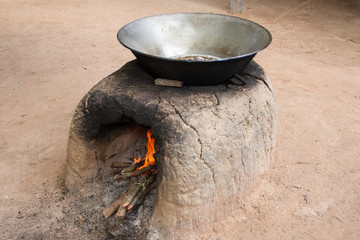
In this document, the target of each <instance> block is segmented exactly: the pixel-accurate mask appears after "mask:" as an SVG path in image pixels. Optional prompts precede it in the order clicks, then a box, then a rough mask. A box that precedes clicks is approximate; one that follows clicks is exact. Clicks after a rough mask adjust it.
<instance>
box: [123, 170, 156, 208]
mask: <svg viewBox="0 0 360 240" xmlns="http://www.w3.org/2000/svg"><path fill="white" fill-rule="evenodd" d="M154 180H155V176H154V175H151V176H150V177H149V178H148V179H147V181H146V184H145V186H144V187H142V188H141V189H140V191H139V192H138V193H137V194H136V196H135V197H134V198H133V199H132V200H131V202H130V203H129V205H127V210H130V209H132V208H133V207H134V206H135V204H136V202H137V201H138V200H139V199H140V197H141V195H142V193H143V192H144V191H145V190H146V189H147V188H148V187H149V186H150V184H152V183H153V182H154ZM124 205H125V204H124ZM124 205H123V206H124Z"/></svg>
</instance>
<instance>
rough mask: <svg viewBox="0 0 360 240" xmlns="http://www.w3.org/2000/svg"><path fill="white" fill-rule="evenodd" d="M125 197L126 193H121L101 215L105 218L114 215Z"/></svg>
mask: <svg viewBox="0 0 360 240" xmlns="http://www.w3.org/2000/svg"><path fill="white" fill-rule="evenodd" d="M125 197H126V192H122V193H121V195H120V198H118V199H117V200H116V201H115V202H113V203H112V204H111V205H110V206H109V207H108V208H106V209H105V210H104V211H103V212H102V213H103V215H104V217H105V218H108V217H110V216H111V215H113V213H115V212H116V211H117V210H118V209H119V207H120V206H121V205H122V204H123V202H124V200H125Z"/></svg>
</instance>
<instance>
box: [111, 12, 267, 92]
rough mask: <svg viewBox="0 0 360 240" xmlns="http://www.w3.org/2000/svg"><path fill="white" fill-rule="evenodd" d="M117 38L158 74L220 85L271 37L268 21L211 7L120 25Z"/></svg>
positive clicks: (264, 46) (244, 64) (149, 70)
mask: <svg viewBox="0 0 360 240" xmlns="http://www.w3.org/2000/svg"><path fill="white" fill-rule="evenodd" d="M117 37H118V40H119V42H120V43H121V44H123V45H124V46H125V47H126V48H129V49H130V50H131V51H132V52H133V54H134V55H135V56H136V58H137V59H138V60H139V61H140V63H141V64H142V65H143V66H144V67H145V68H146V70H147V71H148V72H150V73H151V74H152V75H153V76H154V77H162V78H168V79H175V80H181V81H184V83H185V84H186V85H216V84H219V83H222V82H224V81H226V80H227V79H229V78H230V77H231V76H232V75H234V74H235V73H239V72H241V71H242V70H243V69H244V68H245V67H246V65H247V64H248V63H249V62H250V60H251V59H252V58H253V57H254V56H255V54H256V53H258V52H259V51H261V50H263V49H264V48H266V47H267V46H268V45H269V44H270V42H271V34H270V32H269V31H268V30H267V29H265V28H264V27H262V26H260V25H259V24H257V23H254V22H251V21H249V20H246V19H242V18H237V17H232V16H227V15H219V14H210V13H173V14H164V15H156V16H151V17H146V18H142V19H139V20H136V21H134V22H131V23H129V24H127V25H125V26H124V27H122V28H121V29H120V30H119V32H118V35H117Z"/></svg>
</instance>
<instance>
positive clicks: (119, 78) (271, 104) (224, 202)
mask: <svg viewBox="0 0 360 240" xmlns="http://www.w3.org/2000/svg"><path fill="white" fill-rule="evenodd" d="M114 124H117V126H118V127H117V128H116V130H113V131H111V133H109V135H108V137H106V136H105V135H104V132H106V131H107V130H106V131H105V130H104V129H109V128H107V127H106V126H112V125H114ZM134 125H138V126H141V127H146V128H150V129H151V130H152V133H153V135H154V137H155V139H156V141H157V143H158V146H159V151H158V153H157V158H156V161H157V169H158V177H157V178H158V187H157V190H156V191H157V192H156V200H155V204H154V210H153V213H152V216H151V218H150V220H149V222H148V224H147V226H146V228H147V230H148V231H149V233H148V238H149V239H193V238H195V236H197V234H199V233H201V232H205V231H209V230H211V229H212V224H213V223H214V222H215V221H216V220H218V219H221V218H222V217H224V216H227V215H229V214H230V213H231V211H233V210H234V209H236V208H238V207H239V206H240V201H241V199H242V197H243V196H244V194H246V192H247V191H248V190H249V189H251V188H252V187H254V185H255V184H256V182H257V181H258V180H259V179H260V178H261V175H263V174H264V173H265V172H266V171H267V170H269V168H270V162H271V159H272V155H273V154H272V153H273V148H274V142H275V132H276V103H275V98H274V95H273V92H272V88H271V85H270V82H269V81H268V79H267V78H266V76H265V73H264V72H263V70H262V68H261V67H260V66H259V65H257V64H256V63H255V62H253V61H252V62H250V64H249V65H248V66H247V68H246V69H245V71H244V72H243V73H242V75H241V76H239V77H238V79H233V80H231V81H229V82H227V83H226V84H221V85H218V86H198V87H195V86H186V87H183V88H171V87H162V86H156V85H154V79H153V78H152V77H151V76H150V75H149V74H148V73H146V71H144V70H143V69H142V68H141V66H139V65H138V63H137V62H136V61H132V62H129V63H127V64H126V65H125V66H123V67H122V68H121V69H120V70H118V71H117V72H115V73H113V74H111V75H109V76H108V77H106V78H104V79H103V80H102V81H100V82H99V83H98V84H97V85H96V86H94V87H93V88H92V89H91V90H90V91H89V92H88V93H87V94H86V96H85V97H84V98H83V99H82V100H81V102H80V103H79V105H78V107H77V108H76V111H75V115H74V117H73V121H72V124H71V128H70V135H69V142H68V157H67V176H66V186H67V188H68V189H69V191H70V192H71V193H84V192H86V191H89V189H91V186H92V184H93V183H94V182H96V181H99V179H101V178H102V177H104V174H103V173H104V172H105V171H106V170H107V169H108V168H109V162H108V161H107V160H106V159H108V157H109V155H110V154H112V153H113V152H114V151H117V152H118V153H119V152H120V153H121V152H122V153H124V154H125V153H126V152H127V151H129V149H130V148H131V147H132V145H133V144H135V143H136V139H137V137H136V136H137V130H136V129H138V128H137V127H134ZM114 129H115V128H114ZM140 135H141V134H139V136H140ZM129 136H133V137H129ZM134 136H135V137H134ZM114 200H115V199H114ZM99 214H101V212H99Z"/></svg>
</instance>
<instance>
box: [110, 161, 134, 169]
mask: <svg viewBox="0 0 360 240" xmlns="http://www.w3.org/2000/svg"><path fill="white" fill-rule="evenodd" d="M130 166H131V163H127V162H114V163H113V164H112V165H111V167H112V168H127V167H130Z"/></svg>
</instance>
